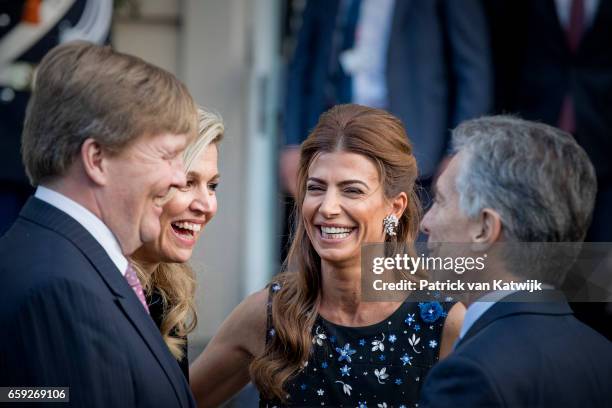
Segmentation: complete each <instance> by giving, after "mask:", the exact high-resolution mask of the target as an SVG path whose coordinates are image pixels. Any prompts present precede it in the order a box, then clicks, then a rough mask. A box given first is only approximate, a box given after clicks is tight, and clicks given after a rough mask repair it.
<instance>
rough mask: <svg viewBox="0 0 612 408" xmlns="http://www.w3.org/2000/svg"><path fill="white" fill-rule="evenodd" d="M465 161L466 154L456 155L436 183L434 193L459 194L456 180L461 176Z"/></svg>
mask: <svg viewBox="0 0 612 408" xmlns="http://www.w3.org/2000/svg"><path fill="white" fill-rule="evenodd" d="M464 160H465V153H462V152H459V153H457V154H455V155H454V156H453V157H452V158H451V159H450V161H449V163H448V164H447V165H446V168H445V169H444V170H443V171H442V174H440V177H438V180H437V181H436V183H435V186H434V191H435V192H436V193H438V194H452V193H456V192H457V185H456V180H457V176H458V175H459V169H460V168H461V164H462V162H463V161H464Z"/></svg>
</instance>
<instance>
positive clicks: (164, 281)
mask: <svg viewBox="0 0 612 408" xmlns="http://www.w3.org/2000/svg"><path fill="white" fill-rule="evenodd" d="M198 119H199V132H198V137H197V138H196V139H195V140H194V141H193V142H192V143H191V144H190V145H189V146H188V147H187V148H186V149H185V152H184V153H183V160H184V163H185V171H186V172H189V170H190V169H191V168H192V167H193V165H194V162H195V161H196V159H197V158H198V157H199V156H200V154H201V153H202V152H203V151H204V150H205V149H206V147H208V146H209V145H210V144H211V143H214V144H215V145H217V146H218V143H219V142H220V141H221V139H223V132H224V131H225V128H224V126H223V121H222V119H221V117H220V116H219V115H217V114H215V113H212V112H209V111H207V110H204V109H202V108H198ZM132 262H133V263H134V269H135V270H136V273H137V275H138V278H139V279H140V282H141V283H142V287H143V289H144V291H145V293H146V294H147V295H149V296H150V295H151V294H153V293H154V292H155V291H157V292H158V293H159V295H160V296H161V299H162V310H163V314H162V319H161V325H160V328H159V330H160V332H161V335H162V337H163V339H164V342H165V343H166V345H167V346H168V349H170V352H171V353H172V355H173V356H174V358H176V359H177V360H181V359H182V358H183V356H184V352H183V349H184V346H185V343H186V340H185V339H186V336H187V335H188V334H189V333H191V332H192V331H193V329H195V327H196V325H197V321H198V316H197V310H196V305H195V290H196V278H195V273H194V271H193V269H192V268H191V267H190V266H189V265H188V264H187V263H168V262H161V263H160V264H159V265H158V266H157V267H156V268H155V270H154V271H153V273H151V274H148V273H145V272H144V270H143V269H142V267H141V266H139V265H138V263H137V261H134V260H133V259H132Z"/></svg>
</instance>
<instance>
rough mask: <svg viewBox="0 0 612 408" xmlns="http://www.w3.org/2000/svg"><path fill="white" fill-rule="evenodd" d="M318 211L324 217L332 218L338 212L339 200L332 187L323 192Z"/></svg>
mask: <svg viewBox="0 0 612 408" xmlns="http://www.w3.org/2000/svg"><path fill="white" fill-rule="evenodd" d="M319 212H320V213H321V215H323V217H325V218H332V217H334V216H336V215H339V214H340V201H339V200H338V195H337V194H336V193H335V192H334V191H333V190H332V189H328V190H327V191H326V192H325V195H324V196H323V202H321V205H320V206H319Z"/></svg>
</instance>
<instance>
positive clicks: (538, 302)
mask: <svg viewBox="0 0 612 408" xmlns="http://www.w3.org/2000/svg"><path fill="white" fill-rule="evenodd" d="M521 314H540V315H570V314H573V312H572V309H571V308H570V307H569V305H568V304H567V300H566V298H565V296H564V295H563V293H562V292H560V291H557V290H545V291H542V292H538V293H535V292H534V293H532V294H525V293H514V294H512V295H509V296H507V297H505V298H504V299H503V301H501V302H497V303H495V304H494V305H493V306H491V308H490V309H489V310H487V311H486V312H485V313H484V314H483V315H482V316H480V318H478V320H476V321H475V322H474V324H473V325H472V327H470V328H469V330H468V331H467V333H465V335H464V336H463V337H462V338H461V339H460V340H459V341H458V343H457V348H458V347H460V345H461V344H463V343H465V342H466V341H467V340H468V339H470V338H471V337H473V336H474V335H476V334H477V333H478V332H480V331H481V330H483V329H484V328H486V327H487V326H488V325H490V324H491V323H493V322H494V321H496V320H499V319H503V318H505V317H508V316H514V315H521Z"/></svg>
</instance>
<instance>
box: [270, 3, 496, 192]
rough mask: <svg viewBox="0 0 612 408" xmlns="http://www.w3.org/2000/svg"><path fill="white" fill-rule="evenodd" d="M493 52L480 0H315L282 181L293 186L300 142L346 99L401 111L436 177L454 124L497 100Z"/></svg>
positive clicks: (292, 73)
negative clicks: (318, 122)
mask: <svg viewBox="0 0 612 408" xmlns="http://www.w3.org/2000/svg"><path fill="white" fill-rule="evenodd" d="M381 9H385V11H384V12H382V13H381ZM378 51H381V52H378ZM489 58H490V52H489V44H488V35H487V27H486V20H485V18H484V12H483V10H482V7H481V4H480V2H479V1H478V0H465V1H459V2H458V1H453V0H433V1H430V0H396V1H388V0H385V1H372V0H333V1H329V0H309V1H308V2H307V4H306V8H305V10H304V12H303V18H302V26H301V29H300V31H299V34H298V38H297V45H296V49H295V53H294V56H293V59H292V61H291V64H290V66H289V72H288V83H287V94H286V104H285V107H286V110H285V113H284V129H283V130H284V134H285V138H286V147H285V149H284V150H283V152H282V157H281V177H282V178H283V183H284V184H285V186H284V187H285V188H286V189H287V190H289V192H290V193H291V192H292V191H293V190H294V187H293V184H295V166H297V162H298V160H297V159H296V158H297V156H296V155H297V149H296V146H297V145H299V144H301V142H302V141H303V140H304V139H306V137H307V136H308V133H309V132H310V130H311V129H312V128H313V127H314V126H315V124H316V123H317V121H318V119H319V116H320V115H321V113H323V112H324V111H326V110H327V109H329V108H330V107H331V106H333V105H335V104H339V103H360V104H363V105H368V106H373V107H377V108H382V109H386V110H388V111H389V112H391V113H393V114H394V115H396V116H397V117H399V118H400V119H401V120H402V122H403V123H404V125H405V126H406V129H407V131H408V135H409V137H410V140H411V141H412V143H413V146H414V151H415V155H416V158H417V162H418V164H419V173H420V177H421V179H422V180H427V179H429V178H430V177H432V176H433V175H434V173H435V171H436V168H437V166H438V164H439V163H440V160H441V159H442V157H443V155H444V154H445V152H446V149H447V147H448V146H447V145H448V140H449V129H451V128H452V127H454V126H456V125H457V124H458V123H459V122H461V121H463V120H466V119H470V118H473V117H477V116H480V115H483V114H485V113H487V112H488V111H489V109H490V104H491V100H492V90H491V86H492V75H491V64H490V61H489ZM369 78H370V79H371V78H375V79H374V80H373V81H369V80H368V79H369Z"/></svg>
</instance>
